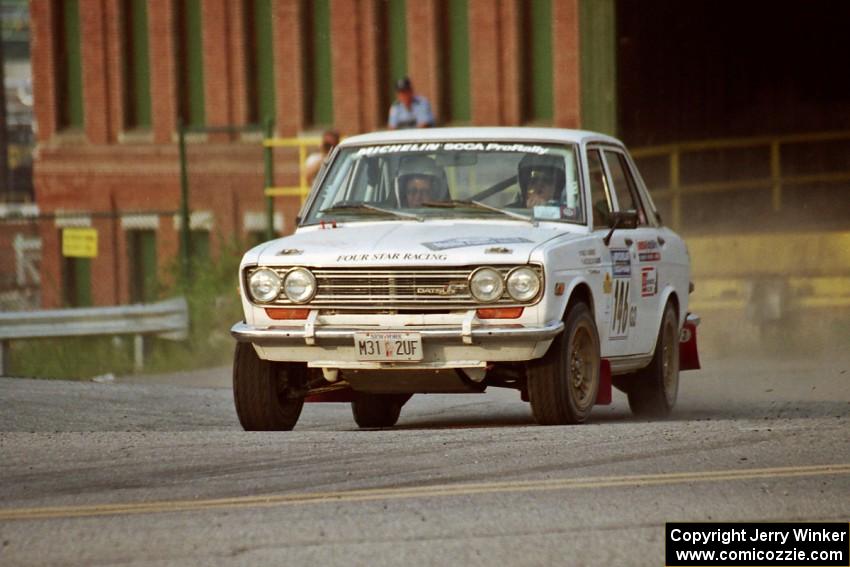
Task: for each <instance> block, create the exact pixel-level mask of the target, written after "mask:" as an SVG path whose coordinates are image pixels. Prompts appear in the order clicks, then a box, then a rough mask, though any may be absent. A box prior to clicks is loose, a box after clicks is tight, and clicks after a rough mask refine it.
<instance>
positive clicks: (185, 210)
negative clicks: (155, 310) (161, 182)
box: [177, 120, 192, 286]
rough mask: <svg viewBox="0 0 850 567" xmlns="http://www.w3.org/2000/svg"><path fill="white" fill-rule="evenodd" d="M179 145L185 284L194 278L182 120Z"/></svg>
mask: <svg viewBox="0 0 850 567" xmlns="http://www.w3.org/2000/svg"><path fill="white" fill-rule="evenodd" d="M177 145H178V148H179V150H180V272H181V274H182V276H183V284H184V285H187V286H188V285H189V283H190V281H191V280H192V263H191V261H190V260H191V254H192V244H191V241H190V239H189V229H190V227H189V172H188V170H187V165H188V164H187V163H186V127H185V126H184V125H183V121H182V120H180V121H179V123H178V125H177Z"/></svg>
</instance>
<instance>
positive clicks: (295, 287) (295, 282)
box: [283, 268, 316, 303]
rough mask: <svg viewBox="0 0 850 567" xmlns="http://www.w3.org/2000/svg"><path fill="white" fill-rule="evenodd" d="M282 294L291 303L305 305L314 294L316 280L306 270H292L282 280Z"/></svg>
mask: <svg viewBox="0 0 850 567" xmlns="http://www.w3.org/2000/svg"><path fill="white" fill-rule="evenodd" d="M283 293H285V294H286V297H287V298H289V301H291V302H293V303H307V302H308V301H310V300H311V299H313V296H314V295H315V294H316V278H315V276H313V274H312V273H310V270H308V269H306V268H294V269H292V270H290V271H289V272H288V273H287V274H286V277H285V278H284V280H283Z"/></svg>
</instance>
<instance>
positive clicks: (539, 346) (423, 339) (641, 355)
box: [231, 128, 699, 430]
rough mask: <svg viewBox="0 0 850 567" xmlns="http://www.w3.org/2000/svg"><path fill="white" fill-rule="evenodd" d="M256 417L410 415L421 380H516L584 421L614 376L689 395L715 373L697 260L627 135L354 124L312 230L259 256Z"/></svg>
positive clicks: (241, 411) (319, 190)
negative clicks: (341, 409)
mask: <svg viewBox="0 0 850 567" xmlns="http://www.w3.org/2000/svg"><path fill="white" fill-rule="evenodd" d="M239 282H240V289H241V298H242V305H243V308H244V314H245V318H244V320H243V321H242V322H240V323H237V324H236V325H235V326H234V327H233V328H232V331H231V332H232V334H233V336H234V337H235V338H236V340H237V345H236V354H235V361H234V365H233V391H234V398H235V404H236V412H237V414H238V416H239V420H240V422H241V424H242V426H243V427H244V428H245V429H247V430H289V429H291V428H292V427H294V426H295V423H296V422H297V420H298V417H299V415H300V414H301V410H302V406H303V404H304V402H305V400H306V401H346V402H350V403H351V407H352V411H353V414H354V420H355V421H356V422H357V424H358V425H359V426H360V427H390V426H392V425H394V424H395V423H396V421H397V420H398V418H399V414H400V412H401V409H402V406H403V405H404V404H405V403H406V402H407V400H409V399H410V397H411V396H412V395H413V394H418V393H473V392H482V391H484V390H485V389H486V388H487V387H490V386H492V387H503V388H513V389H516V390H518V391H519V392H520V397H521V399H522V400H524V401H527V402H530V405H531V413H532V414H533V416H534V419H535V420H536V421H537V422H538V423H540V424H577V423H582V422H584V421H585V420H587V419H588V417H589V415H590V413H591V410H592V408H593V406H594V405H596V404H605V403H610V400H611V387H612V385H613V386H616V387H617V388H619V389H620V390H622V391H624V392H625V393H626V394H627V395H628V400H629V407H630V408H631V410H632V412H633V413H634V414H635V415H638V416H647V417H664V416H666V415H668V414H669V413H670V411H671V410H672V409H673V405H674V404H675V402H676V396H677V392H678V388H679V371H680V370H687V369H693V368H698V367H699V361H698V357H697V350H696V325H697V324H698V322H699V320H698V318H697V317H696V316H694V315H692V314H689V312H688V294H689V292H690V289H692V286H691V283H690V261H689V257H688V250H687V248H686V246H685V243H684V242H683V241H682V239H681V238H680V237H679V236H678V235H676V234H675V233H674V232H673V231H672V230H670V229H669V228H668V227H666V226H664V223H663V221H662V219H661V217H660V215H659V214H658V212H657V211H656V208H655V206H654V204H653V202H652V198H651V197H650V195H649V192H648V191H647V189H646V187H645V185H644V182H643V180H642V179H641V176H640V174H639V173H638V171H637V169H636V167H635V164H634V162H633V161H632V159H631V157H630V156H629V153H628V151H626V148H625V147H624V146H623V144H622V143H621V142H620V141H618V140H616V139H614V138H611V137H609V136H604V135H601V134H596V133H593V132H586V131H576V130H556V129H543V128H451V129H448V128H447V129H429V130H406V131H396V132H381V133H374V134H367V135H361V136H355V137H352V138H348V139H347V140H345V141H344V142H343V143H342V144H340V145H339V146H338V147H337V149H336V150H335V151H334V152H333V154H332V155H331V156H330V157H329V160H328V162H327V163H326V165H325V167H324V169H323V171H322V173H321V174H320V178H319V179H318V181H317V183H316V184H315V185H314V187H313V191H312V192H311V194H310V196H309V198H308V199H307V200H306V202H305V203H304V207H303V209H302V211H301V214H300V216H299V218H298V227H297V230H296V231H295V233H294V234H293V235H291V236H288V237H286V238H280V239H277V240H273V241H270V242H267V243H265V244H261V245H259V246H257V247H255V248H253V249H252V250H250V251H248V252H247V253H246V254H245V256H244V258H243V260H242V262H241V266H240V273H239Z"/></svg>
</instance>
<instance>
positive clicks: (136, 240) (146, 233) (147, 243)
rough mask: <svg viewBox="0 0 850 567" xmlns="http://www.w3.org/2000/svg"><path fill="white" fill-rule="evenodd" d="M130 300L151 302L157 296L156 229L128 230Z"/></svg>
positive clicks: (133, 301)
mask: <svg viewBox="0 0 850 567" xmlns="http://www.w3.org/2000/svg"><path fill="white" fill-rule="evenodd" d="M127 257H128V259H129V261H130V266H129V269H130V277H129V280H130V302H131V303H151V302H153V301H155V300H156V298H157V291H158V285H159V283H158V279H157V263H156V231H155V230H128V231H127Z"/></svg>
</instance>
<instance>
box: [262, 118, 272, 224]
mask: <svg viewBox="0 0 850 567" xmlns="http://www.w3.org/2000/svg"><path fill="white" fill-rule="evenodd" d="M273 137H274V120H272V119H271V118H266V128H265V138H266V140H270V139H271V138H273ZM263 166H264V173H265V189H269V188H271V187H274V148H273V147H271V146H269V145H265V144H264V145H263ZM272 238H274V197H272V196H266V239H267V240H271V239H272Z"/></svg>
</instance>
